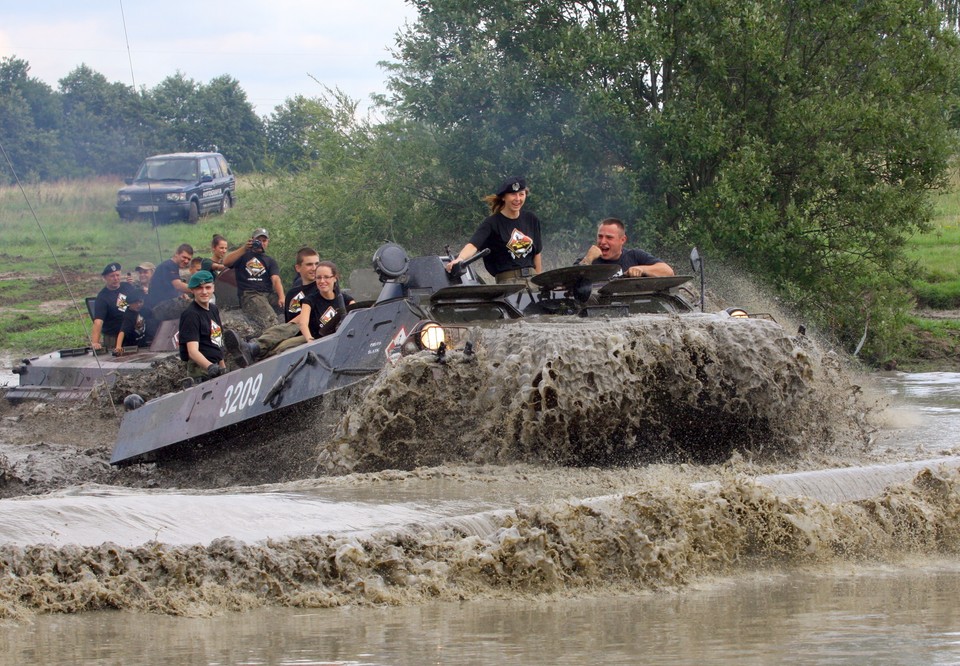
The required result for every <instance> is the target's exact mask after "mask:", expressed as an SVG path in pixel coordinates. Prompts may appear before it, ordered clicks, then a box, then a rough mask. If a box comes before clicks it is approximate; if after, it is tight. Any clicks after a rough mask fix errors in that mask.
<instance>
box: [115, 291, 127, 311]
mask: <svg viewBox="0 0 960 666" xmlns="http://www.w3.org/2000/svg"><path fill="white" fill-rule="evenodd" d="M117 309H118V310H120V312H126V311H127V295H126V294H125V293H123V292H120V293H119V294H117Z"/></svg>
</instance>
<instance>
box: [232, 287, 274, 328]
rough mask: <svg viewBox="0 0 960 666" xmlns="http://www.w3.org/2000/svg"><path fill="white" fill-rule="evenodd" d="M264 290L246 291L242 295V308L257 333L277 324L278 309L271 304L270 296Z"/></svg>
mask: <svg viewBox="0 0 960 666" xmlns="http://www.w3.org/2000/svg"><path fill="white" fill-rule="evenodd" d="M272 295H273V294H267V293H264V292H262V291H245V292H243V295H242V296H241V297H240V309H241V310H243V314H245V315H247V318H248V319H250V321H251V322H252V323H253V325H254V328H255V329H256V333H257V335H260V333H261V332H263V331H264V330H266V329H268V328H270V327H271V326H275V325H276V324H277V321H278V320H277V311H276V310H274V309H273V305H271V304H270V297H271V296H272Z"/></svg>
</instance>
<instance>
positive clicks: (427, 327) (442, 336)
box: [420, 322, 447, 351]
mask: <svg viewBox="0 0 960 666" xmlns="http://www.w3.org/2000/svg"><path fill="white" fill-rule="evenodd" d="M446 339H447V335H446V333H445V332H444V330H443V327H442V326H441V325H440V324H434V323H432V322H431V323H429V324H424V326H423V328H421V329H420V348H421V349H429V350H430V351H437V350H438V349H440V345H442V344H444V343H445V342H446Z"/></svg>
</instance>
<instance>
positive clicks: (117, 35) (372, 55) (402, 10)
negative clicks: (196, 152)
mask: <svg viewBox="0 0 960 666" xmlns="http://www.w3.org/2000/svg"><path fill="white" fill-rule="evenodd" d="M121 8H122V11H121ZM415 18H416V12H415V11H414V9H413V8H411V7H410V6H409V5H407V4H406V3H405V2H404V0H353V1H352V2H345V1H342V0H341V1H338V2H334V1H333V0H269V1H266V0H232V1H230V2H196V1H194V2H187V1H186V0H161V1H160V2H157V1H155V0H32V1H31V0H24V1H23V2H17V1H15V0H6V1H4V2H3V4H2V8H0V57H7V56H11V55H12V56H16V57H17V58H20V59H22V60H26V61H27V62H28V63H30V75H31V76H33V77H35V78H38V79H41V80H43V81H45V82H46V83H47V84H49V85H50V86H51V87H53V88H54V89H56V88H57V82H58V80H59V79H60V78H62V77H63V76H65V75H66V74H68V73H69V72H71V71H72V70H73V69H75V68H76V67H77V66H78V65H80V64H81V63H86V65H87V66H89V67H90V68H91V69H93V70H95V71H97V72H99V73H101V74H103V75H104V76H105V77H107V80H109V81H111V82H114V81H119V82H121V83H124V84H128V85H130V84H132V83H133V82H134V81H136V85H137V87H138V88H142V87H144V86H146V87H147V88H152V87H154V86H155V85H157V84H158V83H159V82H160V81H162V80H163V79H165V78H166V77H168V76H170V75H173V74H175V73H176V72H177V71H178V70H179V71H181V72H183V73H184V74H185V75H186V76H187V77H188V78H191V79H193V80H195V81H198V82H200V83H208V82H209V81H210V79H212V78H214V77H217V76H220V75H222V74H228V75H230V76H232V77H233V78H234V79H236V80H237V81H239V82H240V87H241V88H243V89H244V90H245V91H246V93H247V98H248V99H249V101H250V102H251V104H253V105H254V108H255V109H256V111H257V113H259V114H260V115H267V114H269V113H270V112H271V111H272V110H273V108H274V107H275V106H277V105H278V104H282V103H283V101H284V100H285V99H287V98H288V97H293V96H295V95H298V94H299V95H304V96H306V97H316V96H319V95H321V94H322V92H323V89H322V88H321V86H320V85H319V84H318V83H317V82H316V81H314V80H313V78H316V79H317V81H320V83H322V84H324V85H326V86H329V87H331V88H335V87H339V88H340V89H341V90H343V91H344V92H345V93H347V94H348V95H349V96H350V97H352V98H354V99H358V100H360V101H361V105H362V106H364V107H365V106H366V103H367V101H368V98H369V96H370V95H371V94H372V93H377V92H385V91H386V86H385V81H386V73H385V72H384V71H383V69H381V68H380V67H378V66H377V62H378V61H381V60H389V59H390V57H389V52H388V51H389V49H390V48H392V47H393V44H394V39H395V36H396V33H397V31H398V30H399V29H400V28H401V27H402V26H403V24H404V22H405V21H409V22H411V23H412V22H413V21H414V19H415ZM124 23H126V33H125V32H124ZM128 42H129V47H130V50H129V56H128V51H127V44H128ZM131 59H132V68H131ZM131 69H132V74H131ZM311 76H312V77H313V78H311Z"/></svg>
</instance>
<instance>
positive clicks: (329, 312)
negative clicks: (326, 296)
mask: <svg viewBox="0 0 960 666" xmlns="http://www.w3.org/2000/svg"><path fill="white" fill-rule="evenodd" d="M336 316H337V309H336V308H335V307H333V306H332V305H331V306H330V307H328V308H327V309H326V310H324V311H323V314H322V315H320V324H321V325H322V326H326V325H327V324H329V323H330V321H331V320H332V319H333V318H334V317H336Z"/></svg>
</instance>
